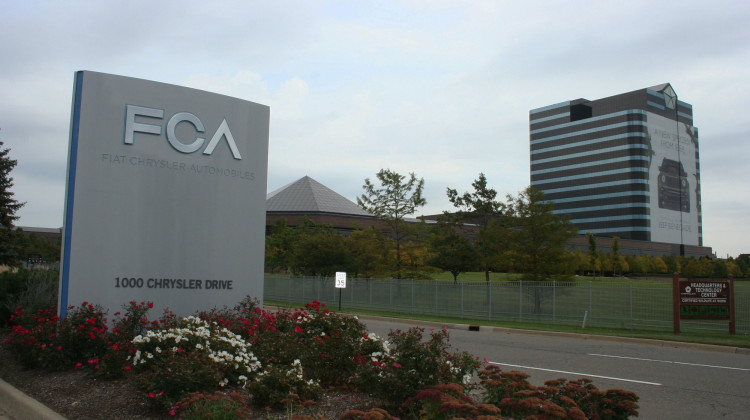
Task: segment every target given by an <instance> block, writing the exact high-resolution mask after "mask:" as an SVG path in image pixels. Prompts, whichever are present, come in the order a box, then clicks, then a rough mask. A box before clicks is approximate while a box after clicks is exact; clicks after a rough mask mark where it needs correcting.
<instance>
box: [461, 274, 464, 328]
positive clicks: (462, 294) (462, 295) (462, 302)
mask: <svg viewBox="0 0 750 420" xmlns="http://www.w3.org/2000/svg"><path fill="white" fill-rule="evenodd" d="M463 318H464V282H463V281H462V282H461V319H463Z"/></svg>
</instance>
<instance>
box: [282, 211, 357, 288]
mask: <svg viewBox="0 0 750 420" xmlns="http://www.w3.org/2000/svg"><path fill="white" fill-rule="evenodd" d="M297 229H298V230H299V241H298V243H297V253H296V255H295V258H294V265H293V268H294V271H295V272H298V273H301V274H304V275H308V276H322V277H331V276H333V275H334V274H335V273H336V272H337V271H342V270H345V269H346V268H347V267H348V266H349V264H350V260H351V258H350V257H351V254H350V253H349V251H348V249H347V247H346V245H345V244H344V237H343V236H341V234H340V233H339V232H338V231H337V230H335V229H334V228H333V227H331V225H325V224H324V225H318V224H315V223H314V222H313V221H312V220H310V219H308V218H305V219H304V224H303V226H299V227H298V228H297Z"/></svg>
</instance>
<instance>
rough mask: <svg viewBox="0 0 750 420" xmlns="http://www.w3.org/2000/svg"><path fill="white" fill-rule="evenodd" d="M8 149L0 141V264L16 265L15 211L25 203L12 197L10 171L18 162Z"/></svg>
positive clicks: (16, 218) (16, 217) (17, 261)
mask: <svg viewBox="0 0 750 420" xmlns="http://www.w3.org/2000/svg"><path fill="white" fill-rule="evenodd" d="M9 155H10V149H7V148H5V149H4V148H3V142H2V141H0V265H10V266H15V265H18V263H19V260H18V250H17V249H16V232H15V230H14V229H13V227H14V223H15V221H16V220H18V216H17V215H16V212H17V211H18V210H19V209H20V208H21V207H23V205H24V204H25V203H20V202H18V201H17V200H16V199H15V198H13V192H12V191H11V188H12V187H13V178H11V176H10V172H11V171H12V170H13V168H15V167H16V165H17V164H18V162H17V161H15V160H13V159H11V158H10V156H9Z"/></svg>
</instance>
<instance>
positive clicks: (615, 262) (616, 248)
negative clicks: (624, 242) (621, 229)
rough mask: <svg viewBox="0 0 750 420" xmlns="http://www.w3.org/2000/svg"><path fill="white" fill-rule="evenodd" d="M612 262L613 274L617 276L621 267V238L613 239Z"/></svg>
mask: <svg viewBox="0 0 750 420" xmlns="http://www.w3.org/2000/svg"><path fill="white" fill-rule="evenodd" d="M610 258H611V260H612V274H613V275H615V276H617V271H618V270H620V269H621V267H620V265H621V264H620V238H619V237H618V236H615V237H613V238H612V254H611V255H610Z"/></svg>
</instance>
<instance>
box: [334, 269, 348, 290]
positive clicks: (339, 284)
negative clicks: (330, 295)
mask: <svg viewBox="0 0 750 420" xmlns="http://www.w3.org/2000/svg"><path fill="white" fill-rule="evenodd" d="M336 288H337V289H346V272H343V271H337V272H336Z"/></svg>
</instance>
